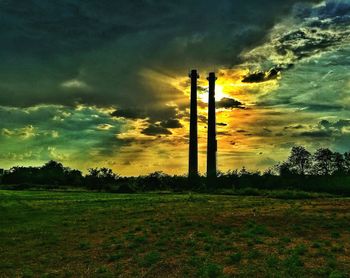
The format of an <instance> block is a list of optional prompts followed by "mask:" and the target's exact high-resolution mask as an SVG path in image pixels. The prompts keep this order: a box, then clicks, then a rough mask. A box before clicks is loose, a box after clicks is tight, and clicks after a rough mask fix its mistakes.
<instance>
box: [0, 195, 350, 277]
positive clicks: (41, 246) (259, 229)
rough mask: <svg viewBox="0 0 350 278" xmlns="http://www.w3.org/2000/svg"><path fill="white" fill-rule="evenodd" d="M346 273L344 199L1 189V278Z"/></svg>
mask: <svg viewBox="0 0 350 278" xmlns="http://www.w3.org/2000/svg"><path fill="white" fill-rule="evenodd" d="M233 276H234V277H332V278H336V277H349V276H350V199H341V198H333V199H331V198H323V199H312V200H279V199H271V198H265V197H245V196H209V195H188V194H184V195H158V194H143V195H141V194H140V195H136V194H135V195H117V194H105V193H60V192H23V191H22V192H15V191H0V277H233Z"/></svg>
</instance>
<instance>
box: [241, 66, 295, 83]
mask: <svg viewBox="0 0 350 278" xmlns="http://www.w3.org/2000/svg"><path fill="white" fill-rule="evenodd" d="M293 66H294V65H293V64H289V65H282V66H275V67H273V68H271V69H270V70H268V71H257V72H253V73H249V74H248V75H246V76H244V77H243V79H242V82H243V83H260V82H266V81H269V80H274V79H277V77H278V75H279V73H280V72H282V71H284V70H287V69H290V68H292V67H293Z"/></svg>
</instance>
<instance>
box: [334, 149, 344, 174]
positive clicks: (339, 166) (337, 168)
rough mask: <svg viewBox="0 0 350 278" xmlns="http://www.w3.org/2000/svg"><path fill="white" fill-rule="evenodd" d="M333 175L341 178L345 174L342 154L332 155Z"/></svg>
mask: <svg viewBox="0 0 350 278" xmlns="http://www.w3.org/2000/svg"><path fill="white" fill-rule="evenodd" d="M332 170H333V175H338V176H342V175H344V174H345V159H344V156H343V154H341V153H338V152H335V153H334V154H333V169H332Z"/></svg>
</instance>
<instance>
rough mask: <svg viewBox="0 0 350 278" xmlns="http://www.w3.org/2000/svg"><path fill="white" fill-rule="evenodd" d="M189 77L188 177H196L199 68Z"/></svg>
mask: <svg viewBox="0 0 350 278" xmlns="http://www.w3.org/2000/svg"><path fill="white" fill-rule="evenodd" d="M189 77H190V78H191V107H190V110H191V115H190V147H189V163H188V165H189V169H188V177H189V178H196V177H197V176H198V126H197V122H198V115H197V80H198V78H199V75H198V73H197V70H192V71H191V73H190V74H189Z"/></svg>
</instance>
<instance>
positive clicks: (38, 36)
mask: <svg viewBox="0 0 350 278" xmlns="http://www.w3.org/2000/svg"><path fill="white" fill-rule="evenodd" d="M296 2H298V1H294V0H287V1H280V0H273V1H268V2H266V3H264V4H263V5H262V4H261V2H260V1H257V0H256V1H243V0H238V1H234V2H232V1H229V0H219V1H216V2H212V1H199V0H195V1H185V0H180V1H176V2H169V1H160V0H154V1H145V0H137V1H107V0H105V1H92V0H85V1H80V0H69V1H68V0H62V1H60V2H57V3H56V2H52V1H39V0H28V1H1V2H0V26H1V27H0V28H1V34H2V35H1V38H0V43H1V50H0V58H1V61H2V63H1V64H0V76H1V78H0V91H1V94H0V105H7V106H16V107H28V106H33V105H36V104H62V105H70V106H74V105H76V104H77V103H83V104H89V105H97V106H115V107H118V108H120V109H124V111H125V109H129V108H130V107H132V108H133V109H135V110H136V111H138V110H140V109H142V108H143V107H148V109H147V110H146V111H145V114H146V115H143V114H142V117H144V116H147V117H148V118H154V120H162V115H159V114H157V113H156V112H154V111H157V110H158V109H159V107H161V106H164V103H168V102H171V101H175V102H176V100H177V99H181V98H184V96H183V95H182V92H180V91H178V90H177V89H174V88H172V87H170V86H168V85H167V84H164V86H156V88H155V86H154V84H152V83H158V84H159V80H157V81H156V80H155V81H152V80H151V81H149V80H147V78H145V76H144V75H143V73H142V71H143V69H153V70H155V71H156V72H157V73H159V74H160V75H161V76H162V75H163V76H169V75H170V76H171V75H174V74H178V73H179V72H180V73H183V74H186V73H187V71H188V69H189V68H192V67H201V68H208V67H212V66H213V65H226V66H229V65H234V64H236V63H238V62H239V61H238V59H237V57H238V55H239V53H240V52H241V51H242V50H244V49H246V48H251V47H253V46H254V45H257V44H259V43H261V41H263V40H264V38H265V36H266V35H267V33H268V31H269V30H270V28H271V27H273V26H274V24H275V23H276V22H277V21H278V20H279V19H280V18H282V17H283V16H284V15H285V14H286V13H287V12H289V11H290V9H291V7H292V6H293V4H294V3H296ZM308 2H318V1H308ZM208 11H210V12H208ZM203 14H205V15H206V16H203ZM134 117H136V116H134ZM169 118H170V117H168V119H169Z"/></svg>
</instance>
